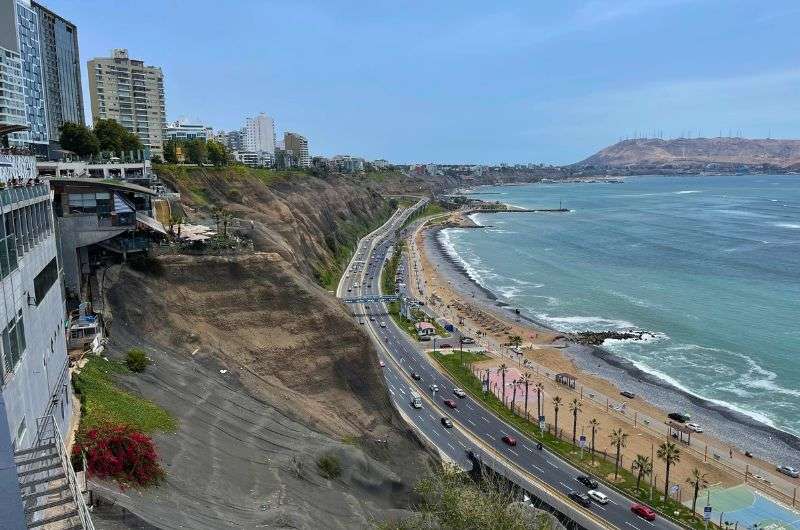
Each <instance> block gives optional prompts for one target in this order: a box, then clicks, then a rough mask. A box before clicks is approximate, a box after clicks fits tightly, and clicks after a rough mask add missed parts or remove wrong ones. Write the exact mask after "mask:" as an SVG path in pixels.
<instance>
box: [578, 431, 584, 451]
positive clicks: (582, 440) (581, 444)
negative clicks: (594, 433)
mask: <svg viewBox="0 0 800 530" xmlns="http://www.w3.org/2000/svg"><path fill="white" fill-rule="evenodd" d="M578 445H580V446H581V449H583V448H585V447H586V436H585V435H583V434H581V437H580V438H578Z"/></svg>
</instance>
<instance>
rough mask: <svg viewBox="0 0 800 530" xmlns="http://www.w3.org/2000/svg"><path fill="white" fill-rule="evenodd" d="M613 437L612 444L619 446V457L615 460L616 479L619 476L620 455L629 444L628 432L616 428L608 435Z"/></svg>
mask: <svg viewBox="0 0 800 530" xmlns="http://www.w3.org/2000/svg"><path fill="white" fill-rule="evenodd" d="M608 436H609V438H611V445H613V446H614V447H616V448H617V458H616V460H615V461H614V480H617V477H618V476H619V456H620V452H621V451H622V448H623V447H625V446H626V445H628V434H627V433H625V432H623V431H622V428H619V429H614V430H613V431H611V433H610V434H609V435H608Z"/></svg>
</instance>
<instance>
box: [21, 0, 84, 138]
mask: <svg viewBox="0 0 800 530" xmlns="http://www.w3.org/2000/svg"><path fill="white" fill-rule="evenodd" d="M31 7H32V8H33V10H34V11H35V12H36V15H37V17H38V22H39V42H40V47H41V54H42V57H41V61H42V74H43V76H44V95H45V105H46V110H47V128H48V133H49V137H50V143H51V144H54V143H57V142H58V139H59V137H60V135H61V133H60V132H59V128H60V127H61V125H63V124H64V122H72V123H80V124H83V123H84V122H85V117H84V113H83V91H82V89H81V60H80V54H79V53H78V28H77V27H76V26H75V24H73V23H72V22H70V21H69V20H66V19H65V18H62V17H60V16H59V15H57V14H55V13H53V12H52V11H50V10H49V9H47V8H46V7H44V6H43V5H41V4H38V3H36V2H33V1H32V2H31ZM54 147H58V146H57V145H56V146H54Z"/></svg>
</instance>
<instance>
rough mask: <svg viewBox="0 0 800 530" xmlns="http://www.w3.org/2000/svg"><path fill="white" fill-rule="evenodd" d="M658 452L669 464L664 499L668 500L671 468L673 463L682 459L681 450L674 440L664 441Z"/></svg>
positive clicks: (665, 462)
mask: <svg viewBox="0 0 800 530" xmlns="http://www.w3.org/2000/svg"><path fill="white" fill-rule="evenodd" d="M656 454H657V455H658V458H660V459H661V460H663V461H664V464H666V466H667V474H666V478H665V479H664V500H666V499H668V498H669V468H670V467H671V466H672V464H677V463H678V462H680V461H681V450H680V448H679V447H678V446H677V445H675V444H674V443H672V442H664V443H663V444H661V445H660V446H659V448H658V452H657V453H656Z"/></svg>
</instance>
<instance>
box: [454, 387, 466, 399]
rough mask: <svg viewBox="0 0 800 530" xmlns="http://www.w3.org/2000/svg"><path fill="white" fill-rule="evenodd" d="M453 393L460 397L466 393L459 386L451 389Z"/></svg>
mask: <svg viewBox="0 0 800 530" xmlns="http://www.w3.org/2000/svg"><path fill="white" fill-rule="evenodd" d="M453 394H455V396H456V397H460V398H463V397H466V395H467V393H466V392H464V391H463V390H461V389H460V388H454V389H453Z"/></svg>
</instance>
